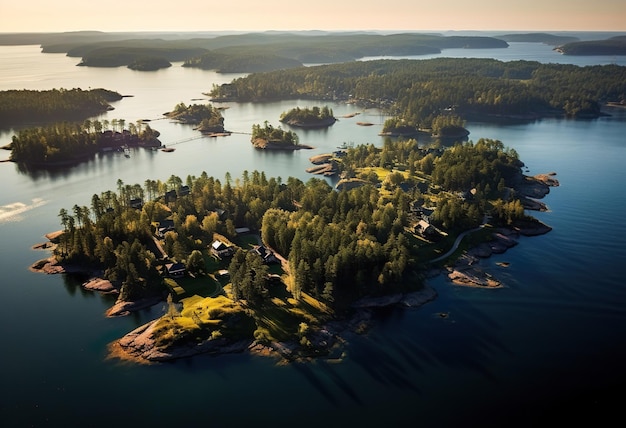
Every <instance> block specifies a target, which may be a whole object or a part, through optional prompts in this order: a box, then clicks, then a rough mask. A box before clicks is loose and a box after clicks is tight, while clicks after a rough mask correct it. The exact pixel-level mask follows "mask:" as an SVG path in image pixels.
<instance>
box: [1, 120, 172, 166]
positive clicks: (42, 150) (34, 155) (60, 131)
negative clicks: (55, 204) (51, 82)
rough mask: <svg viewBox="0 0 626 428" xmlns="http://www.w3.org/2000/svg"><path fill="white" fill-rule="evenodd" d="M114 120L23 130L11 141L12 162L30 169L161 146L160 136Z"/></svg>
mask: <svg viewBox="0 0 626 428" xmlns="http://www.w3.org/2000/svg"><path fill="white" fill-rule="evenodd" d="M125 124H126V120H124V119H113V120H111V121H109V120H103V121H102V122H101V121H99V120H94V121H91V120H89V119H87V120H85V121H84V122H82V123H73V122H59V123H55V124H52V125H49V126H44V127H37V128H27V129H22V130H20V131H19V132H18V133H17V135H14V136H13V138H12V139H11V156H10V158H11V160H12V161H15V162H21V163H25V164H31V165H39V166H45V165H54V164H59V163H68V164H71V163H75V162H77V161H81V160H84V159H87V158H88V157H90V156H92V155H93V154H95V153H96V152H97V151H98V150H105V149H115V148H119V147H122V146H124V145H126V146H141V145H144V146H160V144H161V143H160V142H159V141H158V136H159V132H158V131H156V130H154V129H152V128H151V127H150V125H144V124H143V123H142V122H141V121H137V124H134V123H129V126H128V130H126V129H124V126H125ZM118 129H119V131H118Z"/></svg>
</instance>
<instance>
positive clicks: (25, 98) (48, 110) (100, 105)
mask: <svg viewBox="0 0 626 428" xmlns="http://www.w3.org/2000/svg"><path fill="white" fill-rule="evenodd" d="M121 99H122V95H121V94H119V93H117V92H114V91H110V90H108V89H102V88H100V89H90V90H88V91H84V90H82V89H80V88H75V89H64V88H60V89H51V90H47V91H35V90H26V89H23V90H9V91H0V127H9V126H11V127H13V126H18V125H33V124H37V125H41V124H44V123H50V122H59V121H83V120H85V119H87V118H89V117H93V116H97V115H99V114H102V113H104V112H107V111H110V110H113V107H112V106H111V104H110V103H111V102H113V101H119V100H121Z"/></svg>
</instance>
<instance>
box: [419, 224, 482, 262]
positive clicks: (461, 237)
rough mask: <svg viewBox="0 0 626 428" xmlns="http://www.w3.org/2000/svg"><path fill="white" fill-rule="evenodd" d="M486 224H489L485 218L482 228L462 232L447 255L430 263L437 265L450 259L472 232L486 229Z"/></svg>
mask: <svg viewBox="0 0 626 428" xmlns="http://www.w3.org/2000/svg"><path fill="white" fill-rule="evenodd" d="M485 224H487V218H486V217H485V218H484V219H483V222H482V224H481V225H480V226H478V227H476V228H474V229H470V230H466V231H465V232H462V233H461V234H460V235H459V236H457V237H456V239H455V240H454V244H453V245H452V248H450V249H449V250H448V251H447V252H446V253H445V254H442V255H441V256H439V257H436V258H434V259H432V260H430V261H429V262H428V263H437V262H439V261H441V260H444V259H446V258H448V257H450V256H451V255H452V253H454V252H455V251H456V250H457V248H459V244H460V243H461V240H462V239H463V238H464V237H465V235H467V234H469V233H472V232H476V231H477V230H480V229H482V228H483V227H485Z"/></svg>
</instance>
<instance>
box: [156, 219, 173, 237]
mask: <svg viewBox="0 0 626 428" xmlns="http://www.w3.org/2000/svg"><path fill="white" fill-rule="evenodd" d="M171 230H175V229H174V220H171V219H166V220H161V221H160V222H159V227H158V228H157V236H158V237H159V238H163V237H165V234H166V233H167V232H169V231H171Z"/></svg>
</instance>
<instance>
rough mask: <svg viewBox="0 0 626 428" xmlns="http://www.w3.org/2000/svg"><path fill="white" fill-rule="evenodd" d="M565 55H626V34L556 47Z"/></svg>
mask: <svg viewBox="0 0 626 428" xmlns="http://www.w3.org/2000/svg"><path fill="white" fill-rule="evenodd" d="M555 50H556V51H558V52H560V53H562V54H564V55H626V36H616V37H612V38H610V39H606V40H589V41H578V42H570V43H565V44H563V45H561V46H558V47H556V48H555Z"/></svg>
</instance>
